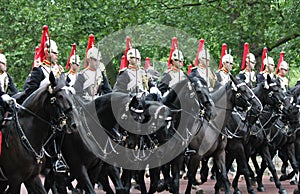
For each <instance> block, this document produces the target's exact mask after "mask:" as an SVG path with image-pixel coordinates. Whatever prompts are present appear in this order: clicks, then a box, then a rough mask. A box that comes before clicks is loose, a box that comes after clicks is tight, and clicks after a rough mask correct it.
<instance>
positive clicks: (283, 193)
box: [279, 189, 288, 194]
mask: <svg viewBox="0 0 300 194" xmlns="http://www.w3.org/2000/svg"><path fill="white" fill-rule="evenodd" d="M279 193H280V194H288V192H287V191H286V190H285V189H280V190H279Z"/></svg>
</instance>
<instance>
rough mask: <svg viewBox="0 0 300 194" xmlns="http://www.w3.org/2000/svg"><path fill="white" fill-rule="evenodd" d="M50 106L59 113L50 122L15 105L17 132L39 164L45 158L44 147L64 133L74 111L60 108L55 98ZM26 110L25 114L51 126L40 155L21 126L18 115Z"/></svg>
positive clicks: (51, 99)
mask: <svg viewBox="0 0 300 194" xmlns="http://www.w3.org/2000/svg"><path fill="white" fill-rule="evenodd" d="M49 100H50V104H51V105H53V106H55V108H56V109H57V113H58V117H57V119H56V118H52V119H51V120H50V121H47V120H46V119H45V118H43V117H41V116H39V115H37V114H36V113H34V112H33V111H31V110H30V109H29V108H27V107H24V106H22V105H20V104H18V103H17V102H16V101H15V100H14V103H13V106H12V107H13V117H14V120H15V123H16V126H17V132H18V134H19V136H20V138H21V142H22V144H23V145H24V147H25V148H26V149H27V150H28V151H30V152H32V153H33V155H34V157H35V158H36V161H37V163H38V164H39V163H40V162H41V159H42V158H43V157H44V153H45V150H44V147H45V146H46V145H47V144H48V143H49V142H50V140H51V139H52V138H54V137H55V134H56V133H57V132H58V131H59V132H61V131H63V128H64V127H65V126H66V125H67V120H68V118H69V117H68V116H67V115H68V114H69V112H71V111H72V108H71V107H70V108H69V109H67V110H65V111H64V110H63V108H62V107H61V106H59V104H58V103H57V99H56V97H55V96H53V97H51V98H50V99H49ZM20 109H21V110H24V111H25V112H27V113H28V114H30V115H32V116H33V117H35V118H37V119H38V120H40V121H41V122H43V123H45V124H47V125H49V126H50V128H51V130H52V133H51V134H50V136H49V137H48V138H47V140H46V141H45V142H44V143H43V145H42V149H41V151H40V153H38V152H37V151H36V150H35V149H34V148H33V147H32V145H31V143H30V141H29V140H28V138H27V137H26V134H25V132H24V129H23V128H22V126H21V123H20V120H19V115H18V113H19V112H18V110H20Z"/></svg>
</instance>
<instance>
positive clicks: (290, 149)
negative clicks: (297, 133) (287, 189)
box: [279, 143, 299, 181]
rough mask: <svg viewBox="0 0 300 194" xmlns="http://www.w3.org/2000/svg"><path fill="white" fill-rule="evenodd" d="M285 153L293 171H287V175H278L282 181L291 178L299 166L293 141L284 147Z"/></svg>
mask: <svg viewBox="0 0 300 194" xmlns="http://www.w3.org/2000/svg"><path fill="white" fill-rule="evenodd" d="M285 151H286V152H285V153H286V154H287V158H288V160H289V161H290V164H291V166H292V168H293V171H292V172H291V173H289V174H288V175H282V176H281V177H280V179H279V180H280V181H284V180H288V179H292V178H293V177H294V176H295V174H296V173H297V172H298V171H299V166H298V163H297V160H296V154H295V145H294V143H292V144H289V145H287V146H286V147H285Z"/></svg>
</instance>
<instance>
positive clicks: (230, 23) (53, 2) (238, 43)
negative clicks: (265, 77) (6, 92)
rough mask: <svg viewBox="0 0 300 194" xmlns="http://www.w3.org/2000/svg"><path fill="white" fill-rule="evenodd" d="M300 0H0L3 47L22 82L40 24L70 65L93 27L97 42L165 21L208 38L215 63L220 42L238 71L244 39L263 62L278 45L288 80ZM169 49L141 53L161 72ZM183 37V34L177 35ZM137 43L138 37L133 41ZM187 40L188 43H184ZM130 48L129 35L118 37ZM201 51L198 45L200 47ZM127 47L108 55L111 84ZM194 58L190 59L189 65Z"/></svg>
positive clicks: (295, 74)
mask: <svg viewBox="0 0 300 194" xmlns="http://www.w3.org/2000/svg"><path fill="white" fill-rule="evenodd" d="M299 6H300V2H299V1H297V0H246V1H245V0H231V1H221V0H198V1H196V0H179V1H173V0H161V1H153V0H143V1H142V0H126V1H125V0H109V1H103V0H93V1H92V0H85V1H77V0H68V1H67V0H48V1H40V0H36V1H27V0H2V1H1V8H0V10H1V15H0V21H1V22H0V48H1V49H2V52H3V53H4V54H5V55H6V57H7V60H8V63H7V64H8V72H9V73H10V74H11V75H12V76H13V78H14V80H15V82H16V84H17V87H18V88H19V89H22V87H23V85H24V81H25V79H26V77H27V76H28V74H29V72H30V69H31V65H32V62H33V57H34V51H35V47H36V46H38V45H39V42H40V39H41V34H42V26H43V25H48V26H49V33H50V36H51V38H53V39H54V40H55V41H56V42H57V44H58V46H59V50H60V56H59V63H60V64H62V65H63V66H65V64H66V61H67V59H68V57H69V53H70V50H71V46H70V45H71V44H72V43H74V42H75V43H76V44H77V52H78V53H79V55H80V56H81V58H84V53H85V49H86V45H87V39H88V35H89V34H94V35H95V41H96V43H97V41H100V40H102V39H103V38H104V37H106V36H108V35H110V34H112V33H114V32H117V31H119V30H122V29H125V28H128V27H134V26H137V25H142V24H151V25H165V26H170V27H174V28H176V29H180V30H182V31H185V32H187V33H189V34H191V35H193V37H196V38H197V39H198V40H199V39H200V38H204V39H205V42H206V43H205V45H206V48H208V49H209V50H210V53H211V56H212V57H213V58H214V59H215V63H216V64H217V63H218V61H219V58H220V53H221V46H222V44H223V43H226V44H227V47H228V48H230V52H231V54H232V55H233V56H234V58H235V65H234V70H233V72H234V73H237V72H238V71H239V66H240V64H241V58H242V55H243V45H244V43H245V42H248V43H249V45H250V52H252V53H254V54H255V56H256V57H257V70H258V69H259V68H260V64H261V53H262V49H263V47H267V48H268V51H269V52H268V54H269V56H271V57H273V58H274V59H275V63H277V61H278V59H279V53H280V51H284V52H285V60H286V61H287V62H288V63H289V64H290V66H291V70H290V72H289V76H290V79H291V85H294V84H295V82H296V81H297V80H298V79H299V78H300V76H299V75H300V74H299V72H300V69H299V62H300V58H299V53H300V52H299V51H300V50H299V45H300V41H299V33H300V10H299ZM165 42H166V44H167V45H169V46H167V47H164V48H158V47H151V46H147V45H138V49H139V50H140V52H141V53H142V59H143V60H144V59H145V57H150V58H151V61H155V64H156V67H157V68H158V69H159V70H160V71H163V69H165V64H166V61H167V58H168V55H169V48H170V46H171V40H165ZM179 42H180V39H179ZM132 43H133V45H134V40H132ZM179 44H180V45H184V44H185V42H180V43H179ZM119 46H120V47H122V48H123V50H124V49H125V39H124V40H123V41H120V42H119ZM196 52H197V50H195V54H196ZM121 56H122V53H120V55H118V56H115V57H114V59H113V60H111V61H109V65H108V66H107V73H108V77H109V80H110V82H111V84H113V83H114V81H115V77H116V75H117V72H118V68H119V64H120V60H121ZM189 63H192V61H188V60H187V61H185V64H189Z"/></svg>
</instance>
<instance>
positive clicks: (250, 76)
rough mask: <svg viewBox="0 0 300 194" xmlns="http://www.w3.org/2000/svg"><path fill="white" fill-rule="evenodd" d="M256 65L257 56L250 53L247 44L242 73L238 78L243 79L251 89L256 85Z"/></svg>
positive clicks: (246, 44)
mask: <svg viewBox="0 0 300 194" xmlns="http://www.w3.org/2000/svg"><path fill="white" fill-rule="evenodd" d="M255 64H256V59H255V56H254V54H252V53H250V52H249V44H248V43H245V44H244V56H243V61H242V67H241V71H240V73H239V74H238V77H239V78H241V79H243V80H244V81H245V82H246V83H247V84H248V86H249V87H250V88H252V87H253V86H255V85H256V76H255V71H254V70H255Z"/></svg>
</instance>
